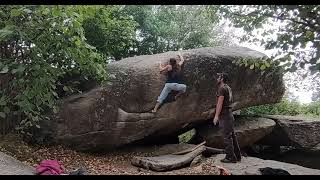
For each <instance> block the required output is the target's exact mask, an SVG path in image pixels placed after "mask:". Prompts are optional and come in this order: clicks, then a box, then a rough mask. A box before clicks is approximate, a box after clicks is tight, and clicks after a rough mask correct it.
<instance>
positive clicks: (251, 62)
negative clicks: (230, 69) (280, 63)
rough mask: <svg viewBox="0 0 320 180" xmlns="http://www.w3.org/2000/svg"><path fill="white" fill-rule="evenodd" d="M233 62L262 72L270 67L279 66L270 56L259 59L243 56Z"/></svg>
mask: <svg viewBox="0 0 320 180" xmlns="http://www.w3.org/2000/svg"><path fill="white" fill-rule="evenodd" d="M232 63H234V64H236V65H237V66H240V67H241V66H244V67H248V68H250V69H252V70H259V71H261V72H265V71H267V70H269V69H273V68H276V67H277V62H275V61H272V59H270V58H266V57H265V58H259V59H251V58H241V59H237V60H234V61H232Z"/></svg>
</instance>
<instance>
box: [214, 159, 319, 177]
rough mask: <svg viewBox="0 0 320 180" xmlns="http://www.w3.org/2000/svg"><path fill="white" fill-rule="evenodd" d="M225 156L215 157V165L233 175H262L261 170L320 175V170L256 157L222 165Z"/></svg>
mask: <svg viewBox="0 0 320 180" xmlns="http://www.w3.org/2000/svg"><path fill="white" fill-rule="evenodd" d="M224 156H225V155H224V154H218V155H216V156H215V157H213V158H214V159H215V162H214V164H215V165H218V166H222V167H224V168H226V169H228V170H229V171H230V172H231V174H232V175H261V172H260V171H259V168H266V167H270V168H275V169H283V170H285V171H287V172H288V173H289V174H290V175H320V170H318V169H310V168H305V167H302V166H298V165H295V164H289V163H283V162H278V161H273V160H263V159H259V158H254V157H243V158H242V160H241V162H240V163H235V164H234V163H221V162H220V159H223V158H224Z"/></svg>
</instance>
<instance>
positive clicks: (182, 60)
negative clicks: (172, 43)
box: [178, 53, 184, 66]
mask: <svg viewBox="0 0 320 180" xmlns="http://www.w3.org/2000/svg"><path fill="white" fill-rule="evenodd" d="M178 56H179V58H180V61H179V63H178V64H179V66H182V64H183V63H184V58H183V57H182V55H181V53H179V55H178Z"/></svg>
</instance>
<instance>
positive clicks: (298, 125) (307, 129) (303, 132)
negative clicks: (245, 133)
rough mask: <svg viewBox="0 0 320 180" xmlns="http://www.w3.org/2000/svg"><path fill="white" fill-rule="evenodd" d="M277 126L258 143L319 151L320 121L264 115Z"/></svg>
mask: <svg viewBox="0 0 320 180" xmlns="http://www.w3.org/2000/svg"><path fill="white" fill-rule="evenodd" d="M263 117H267V118H271V119H273V120H275V121H276V123H277V125H276V127H275V129H274V131H273V132H272V133H271V134H270V135H268V136H266V137H265V138H263V139H262V140H261V142H260V143H262V144H266V145H274V146H294V147H297V148H299V149H302V150H306V151H319V150H320V133H319V132H320V119H316V118H305V117H295V116H279V115H265V116H263Z"/></svg>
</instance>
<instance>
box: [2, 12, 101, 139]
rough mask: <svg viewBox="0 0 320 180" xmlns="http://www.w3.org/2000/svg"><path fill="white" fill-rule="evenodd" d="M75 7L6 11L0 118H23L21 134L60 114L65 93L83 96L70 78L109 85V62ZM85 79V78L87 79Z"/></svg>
mask: <svg viewBox="0 0 320 180" xmlns="http://www.w3.org/2000/svg"><path fill="white" fill-rule="evenodd" d="M76 10H77V9H76V7H74V6H68V7H64V6H0V18H1V22H0V46H1V53H0V60H1V61H0V73H1V74H0V76H2V77H6V78H8V79H9V80H10V83H9V84H8V85H7V86H6V87H5V89H3V90H2V91H1V97H0V112H1V113H0V115H1V116H0V117H1V118H5V117H6V115H7V114H8V113H11V112H12V114H14V115H21V117H20V118H21V119H22V121H21V123H20V126H19V128H18V129H19V130H21V132H22V133H23V132H24V129H25V128H28V127H31V126H35V125H36V126H37V127H39V126H38V125H39V122H40V121H41V120H43V119H48V118H49V117H48V114H49V113H50V112H57V106H56V105H57V99H58V98H59V97H60V96H62V95H63V94H64V93H63V91H73V92H78V91H77V86H76V84H77V82H68V83H66V82H63V81H62V79H64V78H65V77H68V76H80V77H81V78H82V79H95V80H97V81H99V82H103V81H105V80H106V71H105V68H104V67H105V64H106V63H105V61H104V60H103V56H101V55H100V54H99V53H97V52H96V50H95V48H94V47H92V46H90V45H89V44H87V43H86V42H85V37H84V31H83V28H82V19H83V17H82V15H81V14H79V13H76ZM81 78H80V79H81Z"/></svg>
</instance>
